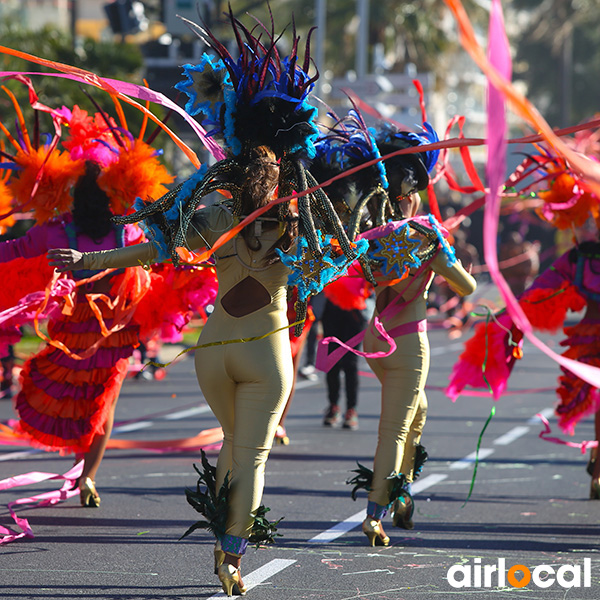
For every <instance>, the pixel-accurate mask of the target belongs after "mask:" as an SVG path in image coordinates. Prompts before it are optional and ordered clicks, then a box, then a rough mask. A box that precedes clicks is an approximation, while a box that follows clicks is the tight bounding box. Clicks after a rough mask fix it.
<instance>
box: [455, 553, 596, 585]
mask: <svg viewBox="0 0 600 600" xmlns="http://www.w3.org/2000/svg"><path fill="white" fill-rule="evenodd" d="M473 563H474V564H473V565H470V564H466V565H454V566H453V567H450V568H449V569H448V573H447V579H448V583H449V584H450V585H451V586H452V587H453V588H482V587H484V588H491V587H499V588H504V587H507V586H512V587H514V588H523V587H525V586H527V585H529V584H530V583H532V584H533V585H535V586H536V587H538V588H549V587H551V586H553V585H554V584H557V585H559V586H560V587H563V588H578V587H591V585H592V564H591V563H592V559H591V558H584V559H583V570H582V568H581V566H580V565H562V566H560V567H558V568H554V567H552V566H550V565H538V566H537V567H531V568H530V567H526V566H525V565H519V564H515V565H511V566H509V567H508V568H507V567H506V559H505V558H499V559H498V562H497V564H495V565H482V564H481V558H475V559H474V560H473ZM582 571H583V572H582Z"/></svg>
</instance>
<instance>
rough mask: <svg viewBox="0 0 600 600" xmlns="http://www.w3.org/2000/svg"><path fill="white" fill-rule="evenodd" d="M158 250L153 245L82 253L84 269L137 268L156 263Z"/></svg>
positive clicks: (147, 244)
mask: <svg viewBox="0 0 600 600" xmlns="http://www.w3.org/2000/svg"><path fill="white" fill-rule="evenodd" d="M157 257H158V250H157V248H156V246H155V245H154V243H152V242H146V243H144V244H134V245H133V246H125V248H115V249H113V250H100V251H98V252H84V254H83V268H84V269H121V268H123V267H138V266H140V265H148V264H151V263H153V262H155V261H156V258H157Z"/></svg>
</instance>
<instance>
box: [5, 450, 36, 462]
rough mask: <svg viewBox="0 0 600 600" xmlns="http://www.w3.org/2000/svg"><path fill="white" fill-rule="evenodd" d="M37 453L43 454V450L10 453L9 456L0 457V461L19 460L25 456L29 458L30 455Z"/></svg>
mask: <svg viewBox="0 0 600 600" xmlns="http://www.w3.org/2000/svg"><path fill="white" fill-rule="evenodd" d="M39 452H43V450H39V449H38V448H32V449H31V450H23V451H22V452H10V453H9V454H3V455H2V456H0V461H3V460H18V459H19V458H25V457H26V456H30V455H31V454H38V453H39Z"/></svg>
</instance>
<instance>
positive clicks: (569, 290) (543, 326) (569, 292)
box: [519, 281, 586, 333]
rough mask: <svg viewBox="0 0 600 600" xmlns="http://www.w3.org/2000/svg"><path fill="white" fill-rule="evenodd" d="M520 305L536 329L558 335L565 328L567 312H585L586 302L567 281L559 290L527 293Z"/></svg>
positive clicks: (538, 290)
mask: <svg viewBox="0 0 600 600" xmlns="http://www.w3.org/2000/svg"><path fill="white" fill-rule="evenodd" d="M519 304H520V305H521V308H522V309H523V311H524V312H525V315H526V316H527V318H528V319H529V322H530V323H531V325H532V326H533V327H534V328H535V329H539V330H540V331H548V332H550V333H556V332H557V331H558V330H559V329H560V328H561V327H562V326H563V323H564V320H565V317H566V316H567V311H568V310H573V311H575V312H577V311H580V310H583V309H584V308H585V305H586V301H585V298H583V296H581V295H580V294H579V292H578V291H577V288H576V287H575V286H573V285H571V284H570V283H569V282H568V281H565V282H564V283H563V285H562V286H561V287H560V288H558V289H555V288H552V289H544V288H536V289H533V290H529V291H526V292H525V293H524V294H523V295H522V296H521V298H520V299H519Z"/></svg>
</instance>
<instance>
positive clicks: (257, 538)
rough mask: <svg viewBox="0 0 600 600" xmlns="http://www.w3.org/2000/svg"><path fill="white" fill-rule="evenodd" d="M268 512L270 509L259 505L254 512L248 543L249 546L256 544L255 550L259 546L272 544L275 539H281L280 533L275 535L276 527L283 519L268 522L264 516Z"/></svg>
mask: <svg viewBox="0 0 600 600" xmlns="http://www.w3.org/2000/svg"><path fill="white" fill-rule="evenodd" d="M270 510H271V509H270V508H267V507H266V506H264V505H262V504H261V505H260V506H259V507H258V508H257V509H256V510H255V511H254V522H253V523H252V531H251V533H250V538H249V539H248V541H249V542H250V543H251V544H256V547H257V548H258V547H259V546H260V545H261V544H274V543H275V538H276V537H282V535H281V533H277V525H279V523H281V521H283V517H281V519H278V520H277V521H269V520H268V519H267V518H266V516H265V515H266V514H267V513H268V512H269V511H270Z"/></svg>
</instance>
